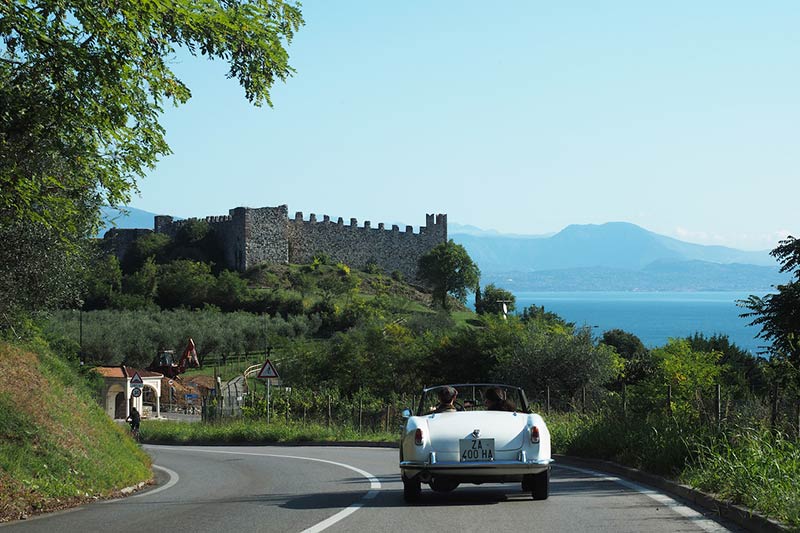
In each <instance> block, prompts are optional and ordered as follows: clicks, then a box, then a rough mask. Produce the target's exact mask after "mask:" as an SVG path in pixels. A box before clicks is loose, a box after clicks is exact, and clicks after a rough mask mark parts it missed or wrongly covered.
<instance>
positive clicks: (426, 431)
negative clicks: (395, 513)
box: [400, 383, 552, 502]
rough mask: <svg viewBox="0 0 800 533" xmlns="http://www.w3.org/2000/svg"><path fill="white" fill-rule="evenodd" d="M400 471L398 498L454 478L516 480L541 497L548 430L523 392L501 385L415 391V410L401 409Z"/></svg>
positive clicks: (447, 485)
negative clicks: (403, 422)
mask: <svg viewBox="0 0 800 533" xmlns="http://www.w3.org/2000/svg"><path fill="white" fill-rule="evenodd" d="M403 417H404V418H406V419H407V420H406V426H405V430H404V432H403V435H402V438H401V441H400V472H401V476H402V478H403V495H404V497H405V500H406V502H414V501H416V500H417V499H419V496H420V493H421V490H422V483H427V484H429V485H430V487H431V489H433V490H434V491H436V492H449V491H451V490H454V489H455V488H456V487H457V486H458V485H459V484H460V483H474V484H481V483H507V482H521V484H522V490H524V491H527V492H530V493H531V495H532V496H533V499H534V500H544V499H547V495H548V492H549V486H550V463H551V462H552V458H551V456H550V433H549V431H548V430H547V426H546V425H545V423H544V420H543V419H542V417H541V416H539V415H538V414H533V413H530V410H529V407H528V401H527V399H526V397H525V393H524V392H523V390H522V389H520V388H518V387H512V386H509V385H499V384H489V383H475V384H472V383H470V384H461V385H439V386H436V387H430V388H427V389H425V390H423V391H422V398H421V399H420V403H419V407H418V408H417V412H416V416H412V413H411V411H410V410H408V409H406V410H405V411H404V412H403Z"/></svg>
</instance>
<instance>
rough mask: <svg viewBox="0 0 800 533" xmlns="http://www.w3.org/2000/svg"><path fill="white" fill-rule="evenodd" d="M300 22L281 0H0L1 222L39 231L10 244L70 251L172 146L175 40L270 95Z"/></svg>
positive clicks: (180, 98)
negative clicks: (169, 111)
mask: <svg viewBox="0 0 800 533" xmlns="http://www.w3.org/2000/svg"><path fill="white" fill-rule="evenodd" d="M302 24H303V19H302V15H301V13H300V10H299V8H298V6H297V5H294V4H291V3H288V2H285V1H283V0H235V1H234V0H207V1H204V2H195V1H193V0H173V1H170V2H146V3H141V2H138V1H131V0H119V1H114V2H111V1H109V0H98V1H96V2H77V1H69V0H68V1H66V2H62V1H56V0H29V1H25V2H23V1H19V0H11V1H7V2H2V3H0V39H2V45H0V102H2V112H0V231H8V230H9V228H13V227H15V225H16V224H21V225H23V226H25V227H31V226H32V225H36V229H35V232H36V236H37V238H38V240H33V241H32V240H31V239H28V240H27V241H23V240H17V241H13V242H11V243H4V246H7V247H8V246H9V245H16V246H21V247H24V246H27V248H17V249H10V250H9V253H10V254H11V255H12V256H13V255H15V254H17V255H20V256H29V255H33V254H34V252H35V251H36V250H37V249H39V248H40V247H41V246H42V244H43V243H47V242H50V241H53V240H55V241H61V242H62V246H61V247H62V248H63V249H64V250H65V251H68V252H69V251H71V252H72V253H74V252H75V251H76V250H77V248H78V245H79V243H80V242H81V241H82V240H83V239H85V238H86V237H87V236H89V235H92V234H93V233H94V230H95V229H96V228H97V227H98V226H99V220H100V212H99V208H100V205H101V204H103V203H106V204H109V205H111V206H117V205H120V204H124V203H125V202H126V201H127V200H128V199H129V197H130V193H131V192H132V191H135V190H136V180H137V178H139V177H141V176H143V175H144V173H145V172H146V171H147V170H148V169H150V168H152V167H153V166H154V165H155V163H156V161H157V160H158V159H159V158H160V157H161V156H163V155H166V154H168V153H169V147H168V145H167V143H166V141H165V137H164V135H165V131H164V128H163V127H162V126H161V124H160V123H159V118H160V115H161V112H162V108H163V106H164V105H165V103H170V104H174V105H178V104H181V103H184V102H186V101H187V100H188V99H189V97H190V95H191V93H190V90H189V88H188V87H187V86H186V85H185V84H183V83H182V82H181V81H180V80H179V79H178V78H177V77H176V75H175V74H174V73H173V72H172V70H171V68H170V63H171V61H170V59H171V57H172V56H173V55H174V53H175V50H176V48H181V49H182V50H186V51H188V52H189V53H191V54H193V55H197V54H200V55H204V56H207V57H208V58H210V59H224V60H226V61H227V63H228V64H229V66H230V69H229V71H228V76H229V77H231V78H235V79H237V80H238V81H239V82H240V84H241V85H242V86H243V88H244V91H245V96H246V98H247V99H248V100H249V101H250V102H252V103H253V104H255V105H261V104H262V103H263V102H267V103H268V104H270V105H271V101H270V93H269V91H270V88H271V87H272V85H273V83H274V82H275V80H285V79H286V78H287V77H288V76H290V75H291V74H292V72H293V69H292V68H291V67H290V66H289V64H288V54H287V52H286V49H285V46H286V45H287V44H288V43H289V42H291V39H292V37H293V35H294V32H295V31H296V30H297V29H298V28H299V27H300V26H301V25H302ZM31 242H33V244H30V243H31ZM56 255H57V256H59V257H61V256H63V255H64V254H63V253H59V254H52V257H48V260H50V261H56V259H57V257H56ZM65 261H66V260H62V261H61V263H60V264H56V263H52V264H50V265H48V266H47V267H46V268H47V269H48V270H50V271H55V270H63V268H65V267H66V263H65ZM39 262H41V260H40V261H39ZM4 264H7V263H4ZM42 271H43V270H42ZM43 279H44V278H43ZM60 279H62V278H60V277H57V276H56V277H52V278H50V280H49V283H43V284H40V286H38V287H23V286H19V287H16V286H14V287H11V289H10V290H12V291H15V292H16V293H18V294H19V296H15V295H14V294H7V293H6V291H7V290H9V289H7V288H6V287H3V290H4V293H3V294H0V299H4V298H5V299H16V300H21V299H24V298H26V297H27V296H26V293H30V292H31V291H35V292H44V291H46V289H45V286H48V285H52V283H53V282H54V281H58V280H60ZM30 282H33V280H31V281H30ZM55 292H57V293H61V292H63V291H62V290H58V291H55ZM50 300H52V298H49V299H43V300H42V301H41V303H39V306H40V307H41V306H43V305H44V304H46V303H47V302H48V301H50Z"/></svg>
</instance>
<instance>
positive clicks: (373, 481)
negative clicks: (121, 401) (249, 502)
mask: <svg viewBox="0 0 800 533" xmlns="http://www.w3.org/2000/svg"><path fill="white" fill-rule="evenodd" d="M152 447H153V448H158V449H160V450H170V448H161V447H155V446H152ZM181 451H182V452H201V453H222V454H229V455H254V456H257V457H278V458H280V459H302V460H304V461H315V462H317V463H327V464H329V465H334V466H339V467H342V468H346V469H348V470H352V471H353V472H356V473H358V474H361V475H362V476H364V477H365V478H367V480H369V485H370V487H369V488H370V489H371V490H370V491H368V492H367V493H366V494H365V495H364V496H363V497H362V498H361V499H362V500H371V499H373V498H375V497H376V496H377V495H378V490H379V489H380V488H381V482H380V481H379V480H378V478H376V477H375V476H373V475H372V474H370V473H369V472H367V471H366V470H361V469H360V468H358V467H355V466H352V465H348V464H345V463H338V462H336V461H328V460H327V459H317V458H315V457H302V456H299V455H279V454H275V453H258V452H232V451H227V450H202V449H197V448H181ZM153 466H155V465H153ZM176 475H177V474H176ZM150 494H152V493H150ZM142 496H144V494H143V495H142ZM363 505H364V504H363V503H361V502H357V503H354V504H353V505H351V506H350V507H347V508H345V509H342V510H341V511H339V512H338V513H336V514H335V515H333V516H331V517H329V518H327V519H325V520H323V521H322V522H320V523H318V524H316V525H314V526H311V527H310V528H308V529H304V530H303V531H302V532H301V533H319V532H320V531H323V530H325V529H327V528H329V527H331V526H332V525H334V524H335V523H337V522H340V521H341V520H343V519H345V518H347V517H348V516H350V515H351V514H353V513H355V512H356V511H358V510H359V509H360V508H361V507H362V506H363Z"/></svg>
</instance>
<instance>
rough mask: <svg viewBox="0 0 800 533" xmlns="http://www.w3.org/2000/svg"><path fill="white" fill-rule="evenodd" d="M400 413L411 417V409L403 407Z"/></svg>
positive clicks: (404, 416) (405, 416)
mask: <svg viewBox="0 0 800 533" xmlns="http://www.w3.org/2000/svg"><path fill="white" fill-rule="evenodd" d="M400 414H401V415H402V416H403V418H411V409H403V412H402V413H400Z"/></svg>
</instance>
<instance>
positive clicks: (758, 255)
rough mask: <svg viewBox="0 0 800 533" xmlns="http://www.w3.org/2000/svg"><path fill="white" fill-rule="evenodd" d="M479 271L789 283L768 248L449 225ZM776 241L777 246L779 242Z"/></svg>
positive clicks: (648, 235)
mask: <svg viewBox="0 0 800 533" xmlns="http://www.w3.org/2000/svg"><path fill="white" fill-rule="evenodd" d="M103 216H104V220H106V221H107V223H106V227H105V228H104V229H103V230H102V231H101V232H100V236H102V235H103V234H104V233H105V232H106V231H107V230H108V229H110V228H111V227H114V226H116V227H119V228H152V227H153V216H154V213H150V212H147V211H143V210H141V209H136V208H132V207H129V208H127V214H122V213H120V212H119V211H118V210H115V209H111V208H104V212H103ZM448 234H449V236H450V238H452V239H453V240H454V241H455V242H457V243H459V244H461V245H463V246H464V248H466V249H467V252H469V255H470V257H472V259H473V260H474V261H475V262H476V263H477V264H478V266H479V267H480V269H481V281H482V284H484V285H485V284H488V283H495V284H496V285H498V286H500V287H503V288H505V289H508V290H511V291H587V290H591V291H702V290H708V291H728V290H729V291H764V290H769V289H770V288H771V287H772V286H774V285H777V284H780V283H785V282H786V281H788V277H787V276H785V275H783V274H780V273H779V272H778V265H777V263H776V261H775V260H774V259H773V258H772V257H771V256H770V255H769V251H767V250H764V251H759V252H751V251H744V250H737V249H735V248H727V247H725V246H704V245H701V244H692V243H688V242H683V241H679V240H678V239H673V238H671V237H666V236H664V235H659V234H657V233H653V232H652V231H648V230H646V229H644V228H642V227H640V226H637V225H635V224H630V223H627V222H609V223H606V224H599V225H595V224H586V225H577V224H573V225H570V226H567V227H566V228H564V229H563V230H561V231H559V232H558V233H556V234H551V235H516V234H503V233H499V232H497V231H494V230H483V229H481V228H478V227H475V226H468V225H461V224H457V223H450V224H448ZM776 244H777V243H776Z"/></svg>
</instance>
